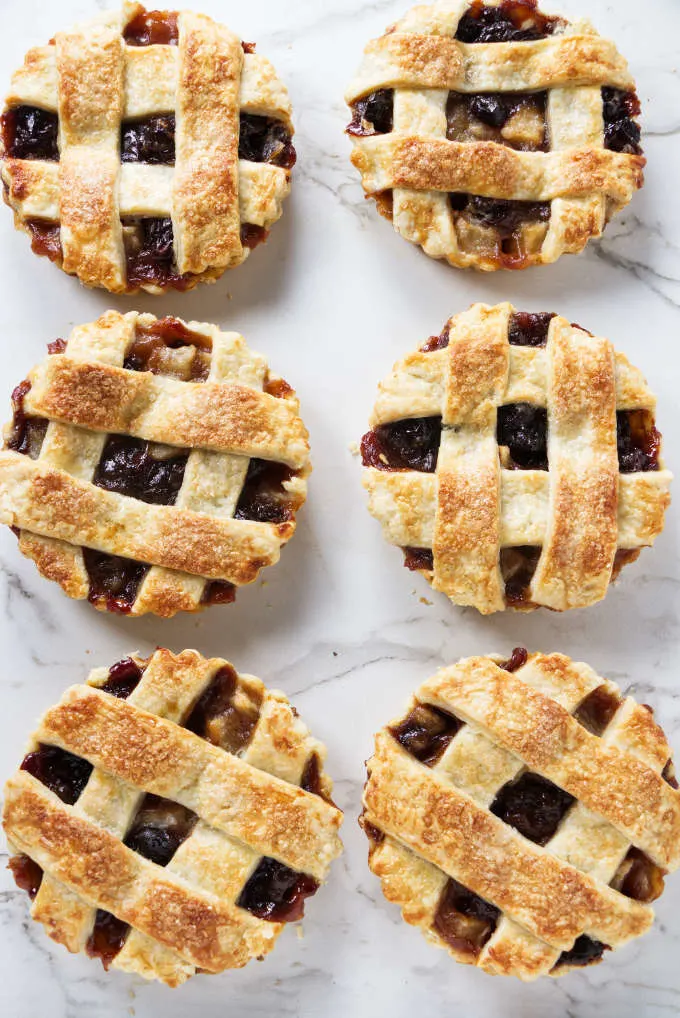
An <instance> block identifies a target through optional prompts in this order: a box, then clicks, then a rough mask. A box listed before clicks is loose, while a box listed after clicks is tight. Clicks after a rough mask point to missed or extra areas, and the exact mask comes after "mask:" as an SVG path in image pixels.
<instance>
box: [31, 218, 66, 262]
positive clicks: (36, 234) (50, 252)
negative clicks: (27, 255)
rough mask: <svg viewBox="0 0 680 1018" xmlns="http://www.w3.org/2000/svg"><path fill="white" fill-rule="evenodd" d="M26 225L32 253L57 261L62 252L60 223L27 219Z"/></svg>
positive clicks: (59, 259)
mask: <svg viewBox="0 0 680 1018" xmlns="http://www.w3.org/2000/svg"><path fill="white" fill-rule="evenodd" d="M26 226H27V227H28V230H29V232H30V234H31V250H32V251H33V253H34V254H37V255H41V256H42V257H44V258H49V260H50V261H51V262H59V261H61V259H62V258H63V255H64V252H63V249H62V246H61V225H60V224H59V223H51V222H48V221H47V220H46V219H27V220H26Z"/></svg>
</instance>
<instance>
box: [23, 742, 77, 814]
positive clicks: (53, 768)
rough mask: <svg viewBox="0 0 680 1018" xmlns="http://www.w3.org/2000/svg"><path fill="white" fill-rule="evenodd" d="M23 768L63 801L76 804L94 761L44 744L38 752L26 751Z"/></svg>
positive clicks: (70, 804)
mask: <svg viewBox="0 0 680 1018" xmlns="http://www.w3.org/2000/svg"><path fill="white" fill-rule="evenodd" d="M21 770H22V771H28V773H29V774H32V775H33V777H34V778H37V779H38V781H41V782H42V784H43V785H46V786H47V788H49V789H50V791H51V792H54V794H55V795H58V796H59V798H60V799H61V801H62V802H65V803H66V804H67V805H68V806H72V805H73V803H74V802H77V800H78V799H79V798H80V795H81V793H82V791H83V789H84V788H85V785H86V784H87V783H88V781H89V780H90V774H91V773H92V764H91V763H88V762H87V760H83V758H82V757H80V756H74V755H73V753H67V752H66V750H65V749H60V748H59V746H45V745H42V744H40V745H39V746H38V748H37V749H36V750H34V752H32V753H27V754H26V756H25V757H24V759H23V760H22V763H21Z"/></svg>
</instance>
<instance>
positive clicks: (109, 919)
mask: <svg viewBox="0 0 680 1018" xmlns="http://www.w3.org/2000/svg"><path fill="white" fill-rule="evenodd" d="M129 930H130V927H129V926H128V924H127V923H124V922H123V921H122V920H121V919H116V917H115V915H111V913H110V912H105V911H104V910H103V909H101V908H98V909H97V915H96V917H95V921H94V926H93V927H92V933H91V934H90V936H89V938H88V941H87V944H86V945H85V950H86V951H87V953H88V955H89V956H90V958H99V959H100V961H101V963H102V965H103V966H104V968H105V969H106V970H107V971H108V968H109V965H110V964H111V962H112V961H113V959H114V958H115V957H116V955H117V954H118V952H119V951H120V949H121V948H122V946H123V944H124V943H125V940H126V938H127V935H128V932H129Z"/></svg>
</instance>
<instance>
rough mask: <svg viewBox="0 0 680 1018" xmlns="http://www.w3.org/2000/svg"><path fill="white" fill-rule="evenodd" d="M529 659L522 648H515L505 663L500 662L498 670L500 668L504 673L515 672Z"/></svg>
mask: <svg viewBox="0 0 680 1018" xmlns="http://www.w3.org/2000/svg"><path fill="white" fill-rule="evenodd" d="M528 658H529V655H528V653H527V651H526V649H525V648H524V647H515V649H514V650H513V652H512V654H511V655H510V657H509V658H508V660H507V661H501V663H500V664H499V666H498V667H499V668H502V669H503V671H504V672H516V671H517V669H518V668H522V667H523V666H524V665H525V664H526V663H527V660H528Z"/></svg>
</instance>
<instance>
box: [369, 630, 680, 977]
mask: <svg viewBox="0 0 680 1018" xmlns="http://www.w3.org/2000/svg"><path fill="white" fill-rule="evenodd" d="M367 766H368V775H369V776H368V782H367V784H366V788H365V791H364V813H363V816H362V818H361V824H362V826H363V828H364V831H365V832H366V834H367V836H368V839H369V843H370V848H369V865H370V867H371V869H372V871H373V872H374V873H375V874H376V875H377V876H378V877H380V880H381V882H382V889H383V893H384V894H385V896H386V897H387V898H388V899H389V900H390V901H393V902H395V903H396V904H398V905H399V906H400V907H401V910H402V915H403V917H404V919H405V920H406V922H408V923H411V924H412V925H413V926H418V927H420V929H421V930H422V932H423V934H424V935H425V937H426V938H427V940H428V941H429V942H430V943H432V944H436V945H437V946H438V947H444V948H446V949H447V950H448V951H449V953H450V954H452V955H453V957H454V958H456V959H457V960H458V961H462V962H466V963H468V964H472V965H477V966H478V967H479V968H481V969H483V970H484V971H486V972H489V973H491V974H494V975H514V976H519V978H520V979H524V980H531V979H536V978H537V977H538V976H541V975H562V974H563V973H565V972H568V971H569V970H570V969H574V968H579V967H582V966H584V965H590V964H593V963H594V962H597V961H600V959H601V958H602V956H603V954H604V952H605V951H609V950H610V949H611V950H613V949H615V948H617V947H620V946H621V945H622V944H625V943H626V942H628V941H629V940H632V939H633V938H634V937H638V936H640V935H641V934H642V933H645V932H646V930H648V929H649V927H650V926H651V925H652V922H653V919H654V913H653V911H652V909H651V908H650V902H652V901H654V900H655V899H656V898H658V897H659V895H660V894H661V892H662V891H663V887H664V876H665V874H666V872H667V871H670V870H675V869H677V867H678V865H680V793H679V792H678V790H677V789H678V785H677V782H676V780H675V778H674V773H673V764H672V760H671V750H670V749H669V747H668V745H667V743H666V739H665V737H664V734H663V732H662V731H661V729H660V728H659V727H658V725H656V724H655V722H654V720H653V714H652V710H651V708H650V707H647V706H646V705H640V704H637V703H636V702H635V701H634V700H632V699H630V697H624V696H623V695H622V693H621V691H620V689H619V688H618V686H616V685H615V684H614V683H613V682H609V681H608V680H607V679H603V678H601V677H600V676H599V675H597V674H596V673H595V672H594V671H593V670H592V668H589V667H588V665H584V664H577V663H576V662H574V661H571V660H570V659H569V658H568V657H564V656H563V655H562V654H547V655H546V654H530V655H528V654H527V652H526V650H523V649H521V648H517V649H516V650H515V651H514V652H513V655H512V657H511V658H510V660H509V661H505V662H503V661H502V659H501V657H500V656H491V657H475V658H468V659H467V660H464V661H460V662H459V663H458V664H456V665H453V666H452V667H450V668H444V669H442V670H441V671H439V672H438V673H437V674H436V675H435V676H434V677H433V678H431V679H429V680H428V681H427V682H425V683H424V684H423V685H422V686H421V687H420V689H418V690H417V692H416V694H415V697H414V699H413V700H412V701H411V703H410V705H409V708H408V711H407V713H406V715H405V716H403V717H400V718H399V719H398V720H396V721H394V722H392V724H390V725H388V726H387V727H386V728H384V729H382V731H381V732H379V733H378V735H377V736H376V740H375V754H374V756H373V757H372V759H371V760H369V761H368V765H367Z"/></svg>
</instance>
